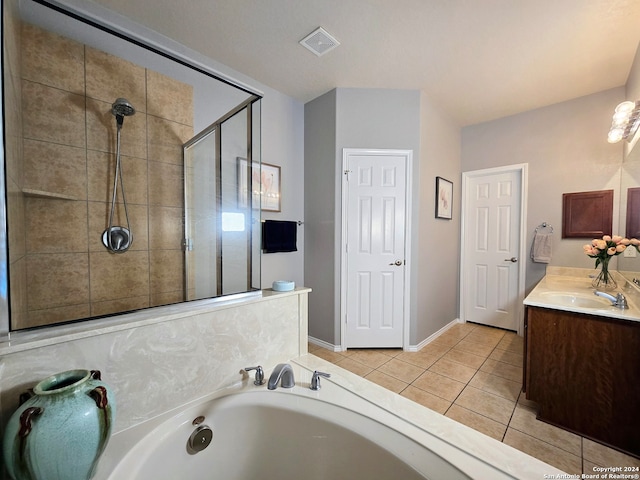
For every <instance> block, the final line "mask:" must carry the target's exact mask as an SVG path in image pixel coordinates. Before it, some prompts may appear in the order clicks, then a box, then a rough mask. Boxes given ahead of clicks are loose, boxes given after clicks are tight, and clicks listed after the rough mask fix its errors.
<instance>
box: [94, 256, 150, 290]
mask: <svg viewBox="0 0 640 480" xmlns="http://www.w3.org/2000/svg"><path fill="white" fill-rule="evenodd" d="M90 261H91V272H90V281H91V301H92V302H104V301H107V300H117V299H122V298H129V297H140V296H144V295H149V254H148V252H147V251H144V250H143V251H128V252H127V253H126V254H124V255H118V254H114V253H110V252H107V251H106V250H105V251H104V252H94V253H90Z"/></svg>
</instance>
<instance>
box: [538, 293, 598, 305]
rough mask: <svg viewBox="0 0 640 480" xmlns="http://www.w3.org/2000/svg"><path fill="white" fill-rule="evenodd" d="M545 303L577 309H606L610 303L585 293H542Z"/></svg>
mask: <svg viewBox="0 0 640 480" xmlns="http://www.w3.org/2000/svg"><path fill="white" fill-rule="evenodd" d="M540 295H541V296H542V297H543V298H544V300H545V301H548V302H549V303H552V304H555V305H562V306H566V307H578V308H598V309H602V308H607V307H610V306H611V302H610V301H609V300H607V299H606V298H602V297H598V296H596V295H593V294H587V293H574V292H542V293H541V294H540Z"/></svg>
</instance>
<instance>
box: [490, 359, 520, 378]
mask: <svg viewBox="0 0 640 480" xmlns="http://www.w3.org/2000/svg"><path fill="white" fill-rule="evenodd" d="M480 370H482V371H483V372H487V373H491V374H492V375H497V376H498V377H504V378H507V379H509V380H511V381H514V382H522V367H521V366H520V367H517V366H515V365H510V364H508V363H504V362H498V361H496V360H490V359H488V360H487V361H486V362H484V363H483V364H482V366H481V367H480Z"/></svg>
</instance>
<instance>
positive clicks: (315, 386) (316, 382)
mask: <svg viewBox="0 0 640 480" xmlns="http://www.w3.org/2000/svg"><path fill="white" fill-rule="evenodd" d="M320 377H324V378H331V374H330V373H324V372H319V371H318V370H314V372H313V375H312V376H311V385H310V386H309V388H310V389H311V390H320Z"/></svg>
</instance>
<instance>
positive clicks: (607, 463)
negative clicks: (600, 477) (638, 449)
mask: <svg viewBox="0 0 640 480" xmlns="http://www.w3.org/2000/svg"><path fill="white" fill-rule="evenodd" d="M582 456H583V457H584V459H585V460H588V461H590V462H593V463H595V464H597V465H600V466H603V467H640V459H638V458H634V457H631V456H629V455H625V454H624V453H621V452H618V451H617V450H614V449H612V448H609V447H605V446H604V445H601V444H599V443H596V442H594V441H592V440H589V439H588V438H583V439H582Z"/></svg>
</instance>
